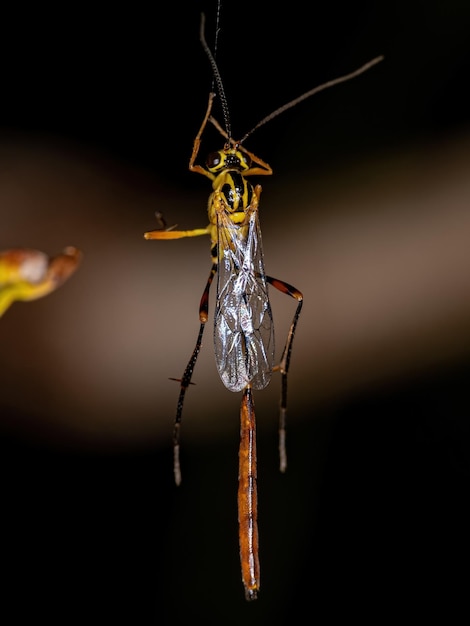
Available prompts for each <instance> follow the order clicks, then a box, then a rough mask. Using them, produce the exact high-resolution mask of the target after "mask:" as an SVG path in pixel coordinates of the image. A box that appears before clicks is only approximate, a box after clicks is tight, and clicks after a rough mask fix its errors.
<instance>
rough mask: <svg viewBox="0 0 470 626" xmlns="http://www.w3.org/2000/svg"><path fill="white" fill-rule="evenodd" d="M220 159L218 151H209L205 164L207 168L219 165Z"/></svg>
mask: <svg viewBox="0 0 470 626" xmlns="http://www.w3.org/2000/svg"><path fill="white" fill-rule="evenodd" d="M221 160H222V159H221V156H220V152H211V153H210V154H209V156H208V157H207V159H206V165H207V167H208V169H213V168H214V167H217V166H218V165H220V162H221Z"/></svg>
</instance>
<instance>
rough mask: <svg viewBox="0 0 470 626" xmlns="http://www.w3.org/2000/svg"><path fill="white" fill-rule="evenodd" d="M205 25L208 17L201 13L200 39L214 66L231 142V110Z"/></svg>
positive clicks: (213, 71) (226, 127)
mask: <svg viewBox="0 0 470 626" xmlns="http://www.w3.org/2000/svg"><path fill="white" fill-rule="evenodd" d="M205 24H206V16H205V15H204V13H201V30H200V35H199V38H200V40H201V44H202V47H203V48H204V51H205V53H206V54H207V56H208V58H209V61H210V64H211V66H212V73H213V75H214V79H215V82H216V84H217V93H218V95H219V98H220V103H221V105H222V113H223V116H224V124H225V130H226V131H227V137H228V139H229V140H230V139H231V137H232V130H231V127H230V115H229V112H228V111H229V109H228V103H227V98H226V97H225V90H224V85H223V83H222V78H221V76H220V72H219V68H218V67H217V63H216V61H215V58H214V55H213V54H212V52H211V49H210V48H209V46H208V45H207V41H206V37H205V35H204V27H205Z"/></svg>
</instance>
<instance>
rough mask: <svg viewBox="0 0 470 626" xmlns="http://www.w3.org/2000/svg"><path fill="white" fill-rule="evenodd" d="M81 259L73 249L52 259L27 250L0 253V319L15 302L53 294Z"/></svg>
mask: <svg viewBox="0 0 470 626" xmlns="http://www.w3.org/2000/svg"><path fill="white" fill-rule="evenodd" d="M81 257H82V253H81V252H80V250H78V249H77V248H74V247H72V246H69V247H67V248H65V249H64V250H63V251H62V253H61V254H58V255H57V256H55V257H49V256H48V255H47V254H45V253H44V252H41V251H39V250H31V249H28V248H12V249H11V250H5V251H3V252H0V317H1V316H2V315H3V314H4V313H5V311H6V310H7V309H8V307H9V306H10V305H11V304H13V302H15V300H23V301H28V300H36V299H37V298H42V297H43V296H46V295H47V294H48V293H51V292H52V291H55V290H56V289H57V288H58V287H60V286H61V285H62V284H63V283H64V282H65V281H66V280H67V279H68V278H69V277H70V276H71V275H72V274H73V273H74V272H75V270H76V269H77V267H78V266H79V264H80V261H81Z"/></svg>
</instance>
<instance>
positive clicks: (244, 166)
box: [240, 153, 251, 170]
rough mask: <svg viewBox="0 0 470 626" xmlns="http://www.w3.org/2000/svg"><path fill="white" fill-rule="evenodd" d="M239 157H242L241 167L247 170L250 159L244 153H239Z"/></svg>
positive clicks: (249, 165)
mask: <svg viewBox="0 0 470 626" xmlns="http://www.w3.org/2000/svg"><path fill="white" fill-rule="evenodd" d="M240 154H241V157H242V166H243V168H244V169H247V170H248V169H249V168H250V167H251V159H250V157H249V156H248V155H247V154H245V153H240Z"/></svg>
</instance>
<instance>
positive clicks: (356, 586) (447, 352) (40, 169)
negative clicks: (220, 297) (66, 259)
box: [0, 0, 470, 625]
mask: <svg viewBox="0 0 470 626" xmlns="http://www.w3.org/2000/svg"><path fill="white" fill-rule="evenodd" d="M189 4H190V6H188V7H186V6H184V5H183V6H158V8H157V11H158V15H157V16H154V14H153V11H152V8H151V7H150V6H147V5H142V6H139V5H133V6H132V7H127V8H126V10H125V11H123V12H119V11H117V10H113V11H105V10H104V9H103V10H101V9H96V7H95V8H94V9H93V10H91V9H90V10H89V11H88V10H87V9H85V8H83V7H81V8H80V11H79V12H78V11H75V10H74V9H72V8H66V9H63V12H62V13H61V14H59V13H57V12H56V11H51V12H50V13H49V12H48V11H47V10H44V9H41V10H40V11H38V13H37V14H36V15H35V14H33V13H29V14H28V15H27V16H26V15H13V14H11V15H10V16H5V19H4V20H3V26H4V29H5V34H4V37H3V38H2V43H1V46H2V52H3V54H2V58H3V59H4V65H3V68H2V103H1V106H0V216H1V224H2V227H1V229H0V249H6V248H10V247H17V246H22V247H23V246H24V247H32V248H38V249H40V250H43V251H45V252H47V253H48V254H51V255H54V254H56V253H58V252H60V250H61V249H62V248H63V247H65V246H66V245H74V246H77V247H78V248H80V249H81V250H82V251H83V254H84V258H83V262H82V266H81V268H80V269H79V270H78V272H77V274H76V275H74V276H73V277H72V278H71V279H70V281H69V282H68V283H67V284H65V285H64V286H63V287H62V288H61V289H60V290H58V291H57V292H55V293H54V294H52V295H50V296H48V297H47V298H44V299H42V300H39V301H37V302H32V303H30V304H14V305H13V307H12V308H11V309H10V310H9V311H8V312H7V313H6V315H5V316H4V317H3V318H2V319H1V320H0V337H1V343H2V350H1V353H0V368H1V370H0V371H1V380H2V389H1V394H0V412H1V413H0V414H1V418H0V419H1V421H0V434H1V444H0V445H1V450H0V452H1V458H2V494H3V515H2V517H3V523H4V532H3V539H2V541H3V548H2V552H3V553H4V555H5V558H4V560H3V562H4V572H5V574H6V576H7V578H8V580H9V586H8V589H7V591H6V592H4V598H3V599H2V608H1V609H0V611H1V612H3V613H4V616H2V617H4V619H3V620H2V621H3V623H5V624H10V623H11V624H13V623H21V620H28V619H31V618H32V616H34V617H35V618H36V619H37V618H39V617H42V618H44V619H47V621H48V623H61V624H64V623H66V624H68V623H73V622H74V620H75V619H77V620H78V621H79V622H80V623H83V620H85V619H87V620H88V619H89V617H90V616H92V617H90V622H91V623H95V621H96V622H100V623H117V622H118V621H119V620H121V619H122V620H123V621H124V622H125V623H132V624H166V623H168V624H187V623H188V622H189V621H190V620H191V621H193V620H194V616H198V617H199V618H200V619H201V620H204V622H205V623H209V624H224V625H225V624H232V623H233V624H235V623H237V624H238V623H240V620H243V622H244V623H246V624H251V623H253V624H254V623H257V624H259V623H265V622H266V623H267V622H268V620H269V622H270V623H275V624H277V623H279V624H284V623H288V622H289V623H290V622H291V621H292V615H293V614H294V613H296V612H297V611H299V610H301V609H302V608H305V610H307V611H309V614H310V615H312V619H315V618H316V619H321V618H322V617H323V616H325V615H328V616H330V617H332V616H335V617H338V618H340V617H343V616H344V615H354V614H356V612H359V613H360V614H361V616H363V617H364V616H365V615H367V614H369V613H371V614H372V615H375V616H381V615H382V614H383V615H388V614H389V612H390V611H392V610H397V611H401V610H403V608H404V607H405V606H410V605H411V606H412V608H413V609H419V610H420V611H421V612H427V611H429V613H434V612H435V610H436V609H437V608H438V606H441V605H444V606H446V607H450V608H452V607H454V608H458V607H459V606H460V602H461V601H462V600H463V596H461V595H460V590H459V580H460V576H459V574H458V571H459V569H460V567H461V562H463V561H464V560H465V559H466V558H467V557H468V552H467V551H466V548H465V538H466V529H467V527H468V521H469V520H468V513H466V507H465V500H466V496H467V494H468V486H469V463H468V444H469V427H468V416H469V409H470V401H469V393H468V387H469V384H468V381H469V364H470V295H469V294H470V290H469V286H470V214H469V210H468V206H469V200H470V178H469V174H468V172H469V166H470V126H469V113H468V112H469V110H470V106H469V105H470V102H469V99H468V95H467V87H466V84H465V83H466V79H467V76H468V67H469V60H470V52H469V47H468V28H469V26H470V8H469V7H468V3H463V2H457V1H455V0H454V1H451V2H448V3H446V4H445V6H444V5H442V3H439V2H437V1H432V2H427V3H424V2H419V1H417V0H415V1H414V2H412V3H396V2H395V3H380V4H379V5H377V3H372V2H359V3H354V6H352V5H351V4H350V3H336V4H335V5H334V6H331V5H324V4H321V3H318V4H316V3H315V6H314V8H313V14H309V15H308V16H307V14H306V13H305V10H306V9H305V7H303V5H301V4H299V5H298V6H294V5H292V6H291V7H289V9H286V8H284V7H279V8H275V7H274V5H273V4H272V3H264V2H252V3H250V4H249V5H248V4H245V5H236V4H234V3H228V2H227V3H225V4H226V6H224V7H223V9H222V24H221V28H222V30H221V33H220V40H219V52H218V60H219V65H220V70H221V73H222V78H223V80H224V84H225V89H226V92H227V98H228V101H229V106H230V111H231V116H232V127H233V131H234V135H235V136H241V135H243V134H244V132H246V131H247V130H248V129H249V128H251V127H252V126H254V125H255V124H256V122H258V121H259V119H261V118H262V117H264V116H265V115H266V114H268V113H269V112H271V111H272V110H273V109H275V108H276V107H278V106H280V105H281V104H284V103H285V102H286V101H288V100H290V99H291V98H294V97H296V96H297V95H299V94H300V93H302V92H303V91H306V90H308V89H310V88H312V87H313V86H315V85H316V84H319V83H321V82H324V81H326V80H329V79H331V78H334V77H336V76H339V75H341V74H344V73H347V72H349V71H351V70H353V69H355V68H357V67H359V66H360V65H362V64H363V63H365V62H366V61H368V60H369V59H370V58H372V57H374V56H376V55H378V54H384V55H385V61H384V62H383V63H381V64H380V65H378V66H377V67H375V68H374V69H372V70H371V71H370V72H369V73H367V74H364V75H363V76H361V77H359V78H357V79H355V80H354V81H352V82H350V83H346V84H343V85H340V86H338V87H335V88H333V89H331V90H328V91H326V92H324V93H322V94H320V95H318V96H316V97H314V98H313V99H312V100H308V101H306V102H304V103H302V104H301V105H299V106H298V107H297V108H295V109H293V110H291V111H289V112H287V113H285V114H284V115H283V116H281V117H279V118H278V119H276V120H273V121H272V122H271V123H270V124H268V125H267V126H265V127H263V128H261V129H259V130H258V131H257V132H256V133H255V134H254V135H253V137H251V138H250V139H249V140H248V141H247V147H248V148H249V149H251V150H253V151H254V152H255V153H256V154H258V155H259V156H260V157H261V158H263V159H265V160H267V161H268V162H269V163H270V164H271V165H272V167H273V169H274V176H273V177H272V179H269V178H265V179H263V180H261V181H260V182H261V183H262V185H263V195H262V204H261V222H262V227H263V237H264V240H263V243H264V250H265V260H266V269H267V272H268V273H269V274H270V275H272V276H276V277H278V278H281V279H284V280H286V281H288V282H290V283H292V284H294V285H295V286H296V287H298V288H299V289H300V290H302V292H303V293H304V296H305V305H304V309H303V312H302V316H301V319H300V322H299V326H298V333H297V335H296V341H295V343H294V350H293V356H292V365H291V374H290V380H289V412H288V432H287V437H288V439H287V441H288V472H287V474H286V475H283V476H281V475H280V474H279V473H278V471H277V467H278V465H277V463H278V461H277V410H278V409H277V404H278V396H279V385H278V382H279V381H278V380H277V379H276V377H274V379H273V382H272V384H271V385H270V387H269V388H268V389H266V390H265V391H263V392H262V393H261V392H260V393H257V394H256V395H255V402H256V410H257V417H258V445H259V470H258V471H259V475H258V485H259V491H260V519H259V524H260V534H261V537H260V541H261V570H262V590H261V594H260V599H259V601H258V602H257V603H256V604H255V605H253V606H250V605H247V604H246V603H245V601H244V598H243V590H242V585H241V582H240V574H239V564H238V544H237V541H238V540H237V512H236V485H237V471H238V470H237V462H238V461H237V451H238V411H239V402H240V397H239V395H238V394H231V393H230V392H228V391H227V390H226V389H225V388H224V387H223V385H222V383H221V382H220V380H219V379H218V376H217V373H216V370H215V364H214V356H213V347H212V330H211V328H210V322H211V320H212V318H211V320H210V322H209V325H208V328H207V330H206V336H205V340H204V345H203V350H202V352H201V356H200V359H199V361H198V364H197V367H196V370H195V375H194V379H193V380H194V382H195V383H196V386H194V387H191V389H190V390H189V392H188V394H187V398H186V404H185V411H184V419H183V426H182V464H183V466H182V471H183V485H182V487H181V488H179V489H176V487H174V485H173V477H172V449H171V446H172V441H171V436H172V428H173V418H174V413H175V409H176V400H177V396H178V385H177V384H176V383H174V382H171V381H169V380H168V378H169V377H170V376H173V377H178V376H181V374H182V371H183V369H184V367H185V364H186V361H187V359H188V358H189V355H190V353H191V351H192V349H193V346H194V343H195V340H196V334H197V330H198V304H199V299H200V296H201V293H202V289H203V287H204V285H205V281H206V279H207V275H208V271H209V267H210V256H209V241H208V240H207V239H206V238H197V239H192V240H191V239H187V240H181V241H174V242H156V241H144V239H143V233H144V231H146V230H151V229H153V228H155V226H156V221H155V217H154V214H155V211H161V212H163V213H164V215H165V217H166V219H167V221H168V223H170V224H173V223H178V225H179V227H181V228H193V227H201V226H204V225H205V224H206V220H207V217H206V203H207V197H208V194H209V192H210V187H209V183H208V181H207V180H205V179H204V178H203V177H202V176H195V175H194V174H191V173H189V172H188V170H187V164H188V160H189V156H190V151H191V147H192V141H193V138H194V135H195V133H196V131H197V129H198V127H199V124H200V121H201V119H202V115H203V113H204V111H205V106H206V102H207V93H208V91H209V89H210V86H211V74H210V67H209V64H208V62H207V59H206V58H205V56H204V53H203V52H202V50H201V49H200V46H199V42H198V29H199V13H200V11H201V10H204V11H205V12H206V14H207V18H208V24H207V27H208V40H209V42H210V41H212V38H213V35H212V32H213V31H212V30H211V27H212V26H213V17H214V15H215V11H216V3H215V2H206V3H188V5H189ZM220 117H221V116H220V115H219V118H220ZM218 142H219V139H218V137H217V136H216V135H215V134H212V133H209V134H208V136H207V140H206V142H205V143H204V144H203V152H204V151H205V150H206V149H207V150H208V151H209V150H213V149H216V148H218V147H219V143H218ZM214 299H215V289H214V290H213V292H212V301H211V302H212V305H213V304H214ZM272 306H273V312H274V318H275V322H276V331H277V338H278V347H279V348H281V346H282V343H283V340H284V334H285V333H286V332H287V328H288V325H289V322H290V319H291V316H292V314H293V311H294V306H295V305H294V302H293V301H291V300H290V299H289V298H286V297H285V296H282V295H279V294H277V293H273V295H272ZM11 611H13V612H11ZM377 611H378V612H377ZM421 614H422V613H421ZM85 616H86V617H85ZM9 620H10V621H9ZM15 620H16V621H15ZM378 621H380V618H378Z"/></svg>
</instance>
